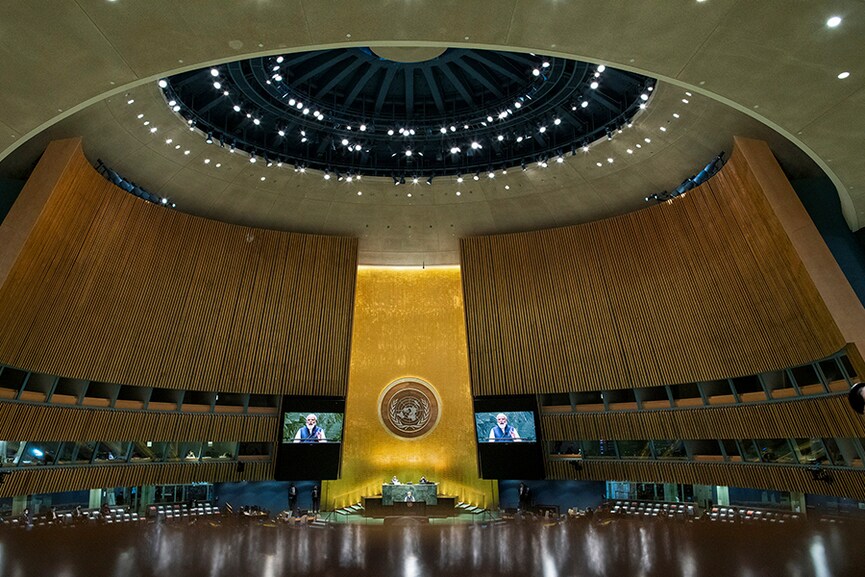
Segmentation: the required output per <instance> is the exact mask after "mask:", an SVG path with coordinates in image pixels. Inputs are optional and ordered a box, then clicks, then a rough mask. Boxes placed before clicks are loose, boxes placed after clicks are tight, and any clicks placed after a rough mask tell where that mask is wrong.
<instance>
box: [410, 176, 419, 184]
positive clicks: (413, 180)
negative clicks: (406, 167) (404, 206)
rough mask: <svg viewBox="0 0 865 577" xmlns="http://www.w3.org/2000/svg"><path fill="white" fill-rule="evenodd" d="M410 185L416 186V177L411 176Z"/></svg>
mask: <svg viewBox="0 0 865 577" xmlns="http://www.w3.org/2000/svg"><path fill="white" fill-rule="evenodd" d="M411 183H412V184H417V183H418V177H417V176H412V177H411Z"/></svg>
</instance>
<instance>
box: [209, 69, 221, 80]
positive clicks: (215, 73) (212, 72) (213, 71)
mask: <svg viewBox="0 0 865 577" xmlns="http://www.w3.org/2000/svg"><path fill="white" fill-rule="evenodd" d="M210 75H211V76H213V77H214V78H216V77H217V76H219V70H217V69H216V68H211V69H210Z"/></svg>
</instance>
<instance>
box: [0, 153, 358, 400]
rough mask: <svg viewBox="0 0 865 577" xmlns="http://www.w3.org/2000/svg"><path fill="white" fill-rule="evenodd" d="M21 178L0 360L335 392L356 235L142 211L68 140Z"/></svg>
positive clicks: (131, 380)
mask: <svg viewBox="0 0 865 577" xmlns="http://www.w3.org/2000/svg"><path fill="white" fill-rule="evenodd" d="M31 181H33V183H34V184H33V185H32V186H31V184H28V185H27V187H26V189H25V190H24V191H23V192H22V194H21V198H19V201H18V202H19V203H21V207H22V209H21V210H18V206H17V203H16V207H13V212H12V213H10V217H9V218H8V219H7V222H6V223H4V224H3V225H2V229H0V239H3V240H6V241H7V242H6V243H5V245H4V246H5V248H4V255H3V256H4V257H5V259H4V260H0V272H3V273H4V274H2V276H0V278H3V277H5V279H6V280H5V282H4V283H3V285H2V287H0V302H2V303H3V306H2V307H0V326H3V327H4V329H3V331H2V333H0V362H3V363H6V364H8V365H11V366H16V367H22V368H24V369H27V370H31V371H39V372H44V373H48V374H55V375H61V376H64V377H70V378H83V379H90V380H99V381H105V382H111V383H122V384H132V385H141V386H152V387H163V388H183V389H196V390H210V391H243V392H251V393H273V394H285V393H294V394H329V395H344V394H345V390H346V385H347V381H348V360H349V345H350V338H351V318H352V307H353V303H354V282H355V275H356V258H357V240H356V239H349V238H337V237H324V236H314V235H305V234H295V233H286V232H277V231H270V230H260V229H253V228H247V227H241V226H234V225H227V224H223V223H219V222H214V221H209V220H206V219H203V218H198V217H193V216H189V215H186V214H183V213H181V212H178V211H174V210H168V209H166V208H163V207H161V206H155V205H152V204H148V203H146V202H144V201H142V200H141V199H138V198H136V197H134V196H132V195H130V194H126V193H125V192H123V191H121V190H120V189H118V188H117V187H115V186H114V185H113V184H111V183H109V182H108V181H106V180H105V179H103V178H102V177H101V176H100V175H99V174H98V173H97V172H96V171H95V170H94V169H93V168H92V167H91V166H90V165H89V163H88V162H87V160H86V159H85V158H84V156H83V154H82V153H81V146H80V142H79V141H63V142H59V143H55V144H53V145H52V146H51V147H49V149H48V150H47V151H46V153H45V155H44V157H43V160H42V162H41V163H40V165H39V167H38V168H37V170H36V172H35V174H34V175H33V177H32V178H31ZM7 229H8V230H7ZM13 249H17V251H16V250H13Z"/></svg>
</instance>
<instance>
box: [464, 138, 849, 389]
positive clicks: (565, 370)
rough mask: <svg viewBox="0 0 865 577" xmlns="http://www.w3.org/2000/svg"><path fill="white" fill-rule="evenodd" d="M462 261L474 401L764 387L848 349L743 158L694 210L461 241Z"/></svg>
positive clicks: (681, 205) (694, 201)
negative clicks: (760, 383)
mask: <svg viewBox="0 0 865 577" xmlns="http://www.w3.org/2000/svg"><path fill="white" fill-rule="evenodd" d="M770 160H771V162H774V159H773V158H772V159H770ZM794 201H795V202H798V201H797V200H796V199H795V198H794V199H792V200H791V202H794ZM461 260H462V265H463V270H462V274H463V285H464V290H465V300H466V324H467V334H468V343H469V361H470V368H471V381H472V390H473V392H474V394H475V395H489V394H520V393H551V392H568V391H592V390H609V389H621V388H630V387H637V386H652V385H662V384H671V383H689V382H695V381H705V380H712V379H717V378H723V377H732V376H741V375H753V374H757V373H761V372H764V371H769V370H777V369H779V368H783V367H790V366H796V365H800V364H804V363H806V362H810V361H812V360H815V359H820V358H823V357H826V356H829V355H831V354H834V353H835V352H836V351H838V350H839V349H841V348H842V347H844V345H845V344H846V343H845V340H844V338H843V337H842V335H841V333H840V331H839V329H838V327H837V325H836V324H835V321H834V320H833V318H832V315H831V314H830V312H829V310H828V309H827V307H826V305H825V304H824V302H823V300H822V298H821V297H820V294H819V293H818V292H817V289H816V287H815V285H814V282H813V281H812V280H811V278H810V276H808V272H807V270H806V269H805V267H804V266H803V264H802V261H801V259H800V258H799V256H798V254H797V253H796V251H795V250H794V248H793V245H792V244H791V242H790V239H789V238H788V236H787V234H786V233H785V231H784V229H783V227H782V225H781V223H780V222H779V220H778V218H777V217H776V215H775V213H774V212H773V211H772V208H771V206H770V205H769V203H768V201H767V200H766V197H765V195H764V193H763V190H762V188H761V187H760V184H759V182H758V181H757V180H756V178H755V176H754V174H753V172H752V170H751V168H750V165H749V163H748V162H747V160H746V159H745V158H743V156H742V153H740V152H739V150H738V149H736V150H734V151H733V154H732V156H731V158H730V160H729V162H728V163H727V164H726V166H725V167H724V168H723V169H722V170H721V171H720V172H719V173H718V174H717V175H715V176H714V177H713V178H712V179H711V180H709V181H708V182H707V183H705V184H703V185H702V186H700V187H698V188H696V189H694V190H692V191H691V192H689V193H688V194H687V195H686V196H685V197H680V198H677V199H675V200H674V201H671V202H668V203H663V204H659V205H657V206H653V207H650V208H646V209H644V210H640V211H637V212H633V213H629V214H625V215H622V216H619V217H616V218H610V219H607V220H602V221H597V222H591V223H588V224H583V225H577V226H570V227H564V228H559V229H553V230H542V231H535V232H527V233H520V234H507V235H493V236H482V237H472V238H467V239H462V241H461Z"/></svg>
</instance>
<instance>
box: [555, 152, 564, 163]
mask: <svg viewBox="0 0 865 577" xmlns="http://www.w3.org/2000/svg"><path fill="white" fill-rule="evenodd" d="M564 161H565V157H564V156H562V155H561V154H560V155H559V156H558V158H556V162H557V163H559V164H561V163H563V162H564Z"/></svg>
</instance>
